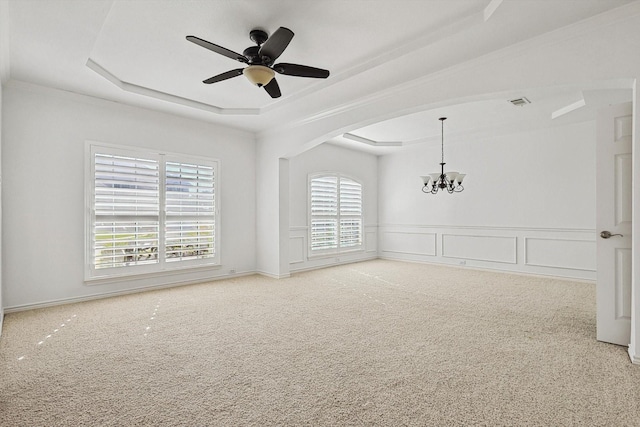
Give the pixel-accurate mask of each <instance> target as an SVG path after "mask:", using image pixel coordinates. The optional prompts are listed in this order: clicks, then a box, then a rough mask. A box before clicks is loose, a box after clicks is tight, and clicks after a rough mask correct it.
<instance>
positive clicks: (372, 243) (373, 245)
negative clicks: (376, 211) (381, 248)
mask: <svg viewBox="0 0 640 427" xmlns="http://www.w3.org/2000/svg"><path fill="white" fill-rule="evenodd" d="M367 228H368V229H367ZM364 247H365V251H367V252H375V253H377V252H378V232H377V227H375V229H371V227H366V228H365V232H364Z"/></svg>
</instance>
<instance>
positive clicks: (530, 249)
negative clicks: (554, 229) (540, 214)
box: [524, 237, 596, 272]
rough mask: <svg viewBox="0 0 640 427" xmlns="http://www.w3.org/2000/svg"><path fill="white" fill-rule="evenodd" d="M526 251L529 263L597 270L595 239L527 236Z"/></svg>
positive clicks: (542, 265)
mask: <svg viewBox="0 0 640 427" xmlns="http://www.w3.org/2000/svg"><path fill="white" fill-rule="evenodd" d="M524 251H525V264H527V265H533V266H539V267H556V268H568V269H573V270H586V271H593V272H595V271H596V269H595V265H596V242H595V241H591V240H572V239H552V238H537V237H527V238H525V244H524Z"/></svg>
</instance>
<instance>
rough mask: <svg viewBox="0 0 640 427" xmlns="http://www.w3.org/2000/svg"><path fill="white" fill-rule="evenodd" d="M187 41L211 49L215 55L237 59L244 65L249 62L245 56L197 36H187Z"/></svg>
mask: <svg viewBox="0 0 640 427" xmlns="http://www.w3.org/2000/svg"><path fill="white" fill-rule="evenodd" d="M187 40H189V41H190V42H191V43H195V44H197V45H198V46H202V47H204V48H205V49H209V50H211V51H213V52H215V53H219V54H220V55H223V56H226V57H227V58H231V59H235V60H236V61H240V62H244V63H248V62H249V60H248V59H247V58H245V57H244V55H241V54H239V53H237V52H234V51H232V50H229V49H227V48H225V47H222V46H218V45H217V44H213V43H211V42H208V41H206V40H202V39H201V38H199V37H196V36H187Z"/></svg>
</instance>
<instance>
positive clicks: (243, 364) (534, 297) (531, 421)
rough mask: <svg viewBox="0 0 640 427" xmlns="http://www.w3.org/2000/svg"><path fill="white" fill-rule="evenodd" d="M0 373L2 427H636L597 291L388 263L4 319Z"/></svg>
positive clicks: (629, 372) (630, 389)
mask: <svg viewBox="0 0 640 427" xmlns="http://www.w3.org/2000/svg"><path fill="white" fill-rule="evenodd" d="M63 325H64V326H63ZM0 362H1V363H2V368H1V371H0V424H1V425H3V426H58V425H64V426H67V425H69V426H78V425H87V426H98V425H101V426H104V425H120V426H129V425H154V426H159V425H163V426H173V425H175V426H182V425H184V426H198V425H199V426H248V425H253V426H268V425H274V426H275V425H278V426H290V425H295V426H299V425H309V426H319V425H362V426H369V425H379V426H401V425H416V426H423V425H442V426H445V425H447V426H448V425H460V426H463V425H489V426H493V425H510V426H514V425H518V426H520V425H541V426H568V425H582V426H598V425H601V426H631V425H640V366H635V365H632V364H631V363H630V362H629V358H628V356H627V354H626V349H624V348H622V347H617V346H613V345H607V344H602V343H598V342H596V341H595V287H594V286H593V285H591V284H585V283H576V282H570V281H561V280H552V279H540V278H532V277H522V276H512V275H506V274H500V273H490V272H478V271H473V270H464V269H452V268H446V267H437V266H425V265H419V264H409V263H400V262H392V261H382V260H377V261H371V262H366V263H359V264H351V265H345V266H340V267H336V268H330V269H324V270H318V271H313V272H308V273H303V274H298V275H295V276H294V277H292V278H290V279H284V280H272V279H268V278H264V277H259V276H251V277H243V278H236V279H230V280H225V281H218V282H213V283H210V284H203V285H195V286H187V287H180V288H174V289H167V290H159V291H153V292H147V293H141V294H136V295H129V296H123V297H116V298H110V299H104V300H99V301H91V302H85V303H79V304H70V305H65V306H58V307H53V308H47V309H41V310H33V311H28V312H20V313H13V314H9V315H7V316H6V318H5V329H4V333H3V335H2V339H1V341H0Z"/></svg>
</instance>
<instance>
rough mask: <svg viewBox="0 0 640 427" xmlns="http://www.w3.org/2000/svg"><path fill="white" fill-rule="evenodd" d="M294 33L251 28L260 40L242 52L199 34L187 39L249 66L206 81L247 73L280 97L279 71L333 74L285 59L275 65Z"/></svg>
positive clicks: (317, 75) (318, 76) (252, 35)
mask: <svg viewBox="0 0 640 427" xmlns="http://www.w3.org/2000/svg"><path fill="white" fill-rule="evenodd" d="M293 35H294V34H293V31H291V30H290V29H288V28H285V27H280V28H278V29H277V30H276V31H275V32H274V33H273V34H272V35H271V37H269V35H268V34H267V33H266V32H265V31H263V30H259V29H254V30H251V32H250V33H249V38H250V39H251V40H252V41H253V42H255V43H256V46H250V47H248V48H246V49H245V50H244V51H243V52H242V55H241V54H239V53H236V52H234V51H232V50H229V49H227V48H224V47H222V46H218V45H217V44H213V43H211V42H208V41H206V40H203V39H201V38H198V37H196V36H187V40H189V41H190V42H192V43H195V44H197V45H198V46H202V47H204V48H205V49H209V50H211V51H213V52H215V53H218V54H220V55H223V56H226V57H227V58H231V59H235V60H236V61H239V62H243V63H245V64H247V65H248V66H247V67H245V68H236V69H235V70H230V71H227V72H225V73H222V74H218V75H217V76H213V77H210V78H208V79H206V80H203V83H206V84H211V83H217V82H221V81H223V80H227V79H230V78H233V77H237V76H239V75H240V74H244V75H245V77H247V79H248V80H249V81H250V82H251V83H253V84H254V85H256V86H258V87H264V90H266V91H267V93H268V94H269V95H270V96H271V97H272V98H279V97H280V95H281V93H280V86H278V82H277V81H276V79H275V73H278V74H284V75H287V76H296V77H312V78H316V79H326V78H327V77H329V71H328V70H323V69H322V68H315V67H309V66H307V65H298V64H288V63H284V62H281V63H278V64H274V62H275V60H276V59H278V57H279V56H280V55H282V52H284V50H285V49H286V48H287V46H288V45H289V43H290V42H291V39H292V38H293Z"/></svg>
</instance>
